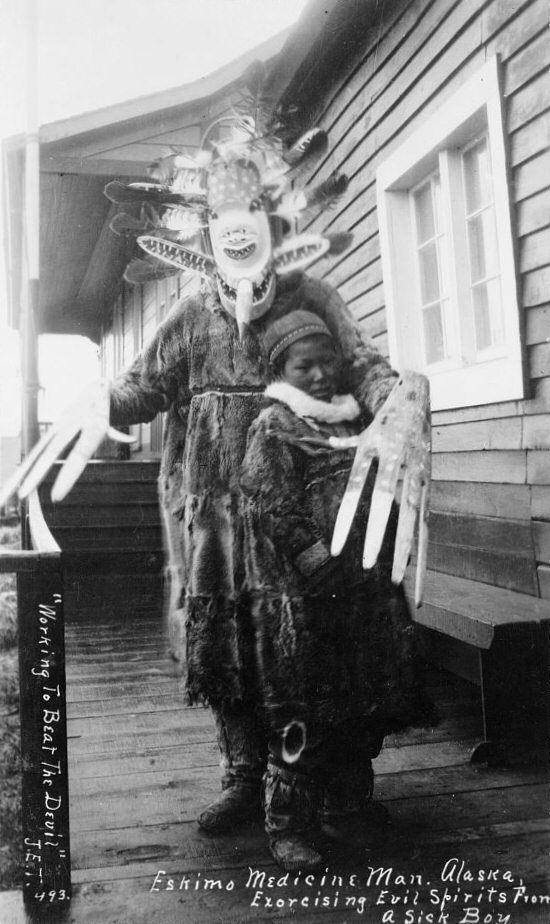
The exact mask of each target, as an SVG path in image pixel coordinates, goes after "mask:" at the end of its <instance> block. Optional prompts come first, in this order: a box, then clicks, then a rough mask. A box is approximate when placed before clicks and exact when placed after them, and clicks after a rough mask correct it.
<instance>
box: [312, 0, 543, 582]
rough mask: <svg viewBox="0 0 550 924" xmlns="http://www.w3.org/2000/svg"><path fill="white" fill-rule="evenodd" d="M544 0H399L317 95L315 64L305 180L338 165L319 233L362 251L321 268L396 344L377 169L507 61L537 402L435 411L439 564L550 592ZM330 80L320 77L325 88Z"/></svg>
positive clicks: (525, 310)
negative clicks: (348, 240)
mask: <svg viewBox="0 0 550 924" xmlns="http://www.w3.org/2000/svg"><path fill="white" fill-rule="evenodd" d="M548 17H549V13H548V4H547V2H546V0H530V2H517V0H516V2H510V0H485V2H480V0H457V2H452V3H450V2H443V0H412V2H396V3H394V4H392V5H391V8H389V5H388V6H387V7H386V8H385V10H384V12H383V13H382V15H381V16H380V15H378V14H377V18H376V21H375V22H373V23H372V26H371V28H370V29H369V30H367V31H366V33H365V36H364V43H363V52H362V54H361V57H360V59H356V60H354V61H350V62H349V63H348V65H347V68H346V69H345V70H342V71H341V72H340V73H339V74H338V76H337V77H336V78H335V79H334V77H333V81H332V86H331V87H330V89H329V90H328V91H325V92H324V93H323V96H322V99H319V94H318V92H317V93H316V89H315V86H316V82H315V79H314V76H313V75H314V66H313V67H312V71H311V72H310V80H309V87H308V86H307V84H306V86H305V89H302V94H303V96H302V102H303V104H304V106H305V107H306V108H308V109H310V110H312V111H313V112H314V113H315V115H316V122H317V124H321V125H322V126H323V127H325V128H326V129H327V130H328V132H329V136H330V141H331V143H330V146H329V153H328V155H327V156H326V158H325V160H324V162H322V163H321V164H317V165H316V166H315V169H314V170H313V171H311V172H310V173H309V174H308V175H306V176H303V177H301V178H300V179H301V180H302V181H304V180H306V181H307V182H315V183H318V182H320V181H321V180H323V179H326V177H327V176H328V175H329V174H330V173H331V172H332V171H333V170H336V169H338V170H341V171H343V172H345V173H346V174H347V175H348V176H349V178H350V186H349V190H348V193H347V195H346V196H345V199H344V202H343V204H342V206H341V207H339V208H338V209H335V210H333V211H332V212H331V213H330V214H327V213H325V214H324V215H322V216H319V217H318V218H316V219H314V220H313V221H311V222H310V223H309V224H308V225H307V227H308V228H309V229H311V230H314V229H315V230H321V229H330V230H347V229H349V230H352V231H353V232H354V244H353V247H352V249H350V251H348V252H347V253H346V254H344V255H343V256H342V257H340V258H339V259H338V260H336V261H331V262H330V263H329V261H321V262H320V263H319V264H317V266H316V267H314V268H313V271H312V272H313V273H315V274H316V275H319V276H321V277H323V278H324V279H326V280H327V281H328V282H330V283H332V284H333V285H336V286H338V288H339V290H340V292H341V294H342V296H343V297H344V298H345V300H346V301H347V303H348V304H349V306H350V307H351V309H352V311H353V313H354V314H355V316H356V318H357V319H358V320H360V321H361V322H362V325H363V327H364V330H365V331H366V333H367V334H369V335H370V336H371V337H373V339H374V341H375V343H377V345H378V346H379V348H380V349H381V350H382V352H384V353H386V354H387V351H388V348H387V333H386V316H385V308H384V287H383V279H382V265H381V258H380V244H379V236H378V221H377V213H376V185H375V174H376V169H377V167H378V165H379V164H380V163H381V162H382V161H383V160H384V159H385V158H386V157H387V156H388V155H389V154H390V153H391V152H392V151H393V150H395V148H396V147H398V146H399V145H401V144H402V143H403V142H404V141H405V140H406V138H407V137H408V135H409V134H411V133H412V132H413V131H415V130H416V129H418V127H419V126H420V125H421V124H422V121H423V119H425V118H426V117H427V116H428V115H430V114H432V113H433V112H434V111H436V110H437V109H438V108H439V106H441V105H442V103H444V102H445V100H446V99H447V98H449V96H450V95H451V94H452V93H453V92H454V91H455V90H456V89H457V88H458V87H460V85H461V84H462V83H463V82H464V81H465V80H466V79H467V78H468V77H470V76H471V75H472V74H474V73H475V72H476V71H477V70H478V69H479V68H480V67H481V66H482V65H483V64H484V63H485V62H486V61H487V60H488V59H489V58H490V57H491V56H492V55H494V54H498V55H499V59H500V63H501V86H502V90H503V95H504V104H505V106H504V108H505V132H506V142H507V147H508V155H509V169H510V196H511V202H512V206H513V212H512V216H513V232H514V236H515V246H516V252H517V265H518V270H519V279H518V290H519V301H520V310H521V312H522V318H521V321H522V329H523V338H524V347H525V362H526V372H527V375H526V378H527V379H528V382H529V390H528V392H527V394H528V395H529V398H528V400H525V401H510V402H505V403H501V404H491V405H482V406H479V407H472V408H468V409H464V410H461V409H458V410H452V411H439V412H437V413H434V415H433V451H434V459H433V461H434V479H435V484H434V491H433V499H432V510H433V515H432V529H431V543H430V558H429V566H430V567H431V568H433V569H435V570H439V571H444V572H446V573H448V574H455V575H458V576H463V577H467V578H471V579H474V580H479V581H484V582H488V583H491V584H496V585H498V586H501V587H507V588H511V589H514V590H519V591H523V592H527V593H530V594H535V595H537V594H539V593H540V594H541V595H544V596H550V566H549V562H550V522H549V520H550V453H549V452H548V450H549V449H550V306H549V304H548V302H549V293H550V151H549V144H550V81H549V79H548V65H549V63H550V39H549V36H548ZM319 85H320V81H317V86H319Z"/></svg>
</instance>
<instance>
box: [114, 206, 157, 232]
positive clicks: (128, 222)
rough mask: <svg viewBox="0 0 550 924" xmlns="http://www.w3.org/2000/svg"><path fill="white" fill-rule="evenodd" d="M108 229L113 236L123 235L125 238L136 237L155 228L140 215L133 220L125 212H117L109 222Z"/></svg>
mask: <svg viewBox="0 0 550 924" xmlns="http://www.w3.org/2000/svg"><path fill="white" fill-rule="evenodd" d="M109 228H110V229H111V231H113V233H114V234H120V235H125V236H126V237H137V235H138V234H143V232H144V231H152V230H154V228H155V225H154V223H153V222H152V221H151V220H150V219H149V218H146V217H144V216H143V215H141V216H140V217H139V218H135V217H134V216H133V215H129V214H128V213H127V212H118V214H117V215H115V216H114V217H113V218H112V219H111V221H110V222H109Z"/></svg>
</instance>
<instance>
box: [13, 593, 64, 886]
mask: <svg viewBox="0 0 550 924" xmlns="http://www.w3.org/2000/svg"><path fill="white" fill-rule="evenodd" d="M61 602H62V599H61V595H60V594H58V593H54V594H53V597H52V605H50V604H46V603H40V604H39V605H38V613H37V633H38V634H37V646H38V652H37V656H36V659H35V661H34V663H33V666H32V667H31V670H30V674H31V678H32V683H33V688H35V689H36V698H37V700H38V702H39V705H38V706H37V710H36V713H37V730H38V734H39V737H40V746H39V748H38V751H39V754H40V757H39V759H37V761H36V767H35V769H34V772H35V773H36V779H37V782H38V778H39V780H40V784H39V786H40V788H39V790H38V792H39V795H38V798H37V803H38V804H37V805H36V808H35V814H34V817H35V819H36V832H37V833H36V834H35V835H34V836H31V837H25V838H24V845H25V887H26V888H27V889H29V888H32V889H35V890H36V894H35V896H34V897H35V898H36V899H37V900H38V901H46V902H47V901H53V900H68V899H69V895H68V892H67V890H64V889H55V890H51V889H49V885H50V882H49V881H48V882H46V880H47V879H48V880H50V879H52V876H51V874H50V871H51V870H55V869H56V868H57V867H58V866H59V864H65V863H66V862H67V851H66V846H65V844H64V841H63V837H64V835H63V833H62V831H60V830H59V826H58V819H59V818H60V817H61V816H62V815H63V814H64V813H65V812H66V809H67V806H66V804H65V802H66V796H65V789H66V778H67V766H66V758H65V753H66V738H65V728H64V723H63V721H62V719H63V716H64V714H63V709H64V696H63V693H62V690H61V686H60V683H59V682H57V679H58V678H57V672H58V652H57V650H56V639H55V636H56V630H57V627H56V623H57V607H58V606H60V605H61ZM29 771H30V768H29ZM36 791H37V790H36V789H34V784H33V795H34V794H35V793H36ZM35 798H36V796H35ZM46 871H48V872H46Z"/></svg>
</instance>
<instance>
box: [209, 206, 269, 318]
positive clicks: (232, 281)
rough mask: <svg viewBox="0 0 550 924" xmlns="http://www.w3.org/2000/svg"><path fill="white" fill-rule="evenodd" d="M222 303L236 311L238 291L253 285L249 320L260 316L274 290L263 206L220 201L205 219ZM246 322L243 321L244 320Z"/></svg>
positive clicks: (266, 221)
mask: <svg viewBox="0 0 550 924" xmlns="http://www.w3.org/2000/svg"><path fill="white" fill-rule="evenodd" d="M208 226H209V230H210V241H211V244H212V253H213V256H214V260H215V262H216V272H217V280H218V290H219V295H220V299H221V302H222V305H223V306H224V308H225V309H226V311H229V312H230V313H231V314H233V315H235V314H236V310H237V308H236V304H237V301H238V299H239V293H240V292H244V291H245V290H249V289H250V285H251V287H252V290H251V291H252V295H251V297H252V301H251V304H250V305H249V316H248V320H254V319H256V318H259V317H261V316H262V315H263V314H264V313H265V312H266V311H267V310H268V309H269V308H270V307H271V303H272V301H273V295H274V292H275V276H274V273H273V270H272V247H271V229H270V226H269V219H268V217H267V215H266V213H265V212H264V211H263V209H258V210H256V211H253V212H251V211H250V209H249V207H248V205H247V204H246V203H235V202H233V203H230V204H228V205H223V206H222V207H221V208H220V210H219V212H218V213H216V215H215V217H212V218H210V220H209V222H208ZM245 323H246V322H245Z"/></svg>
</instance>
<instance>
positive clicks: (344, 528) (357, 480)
mask: <svg viewBox="0 0 550 924" xmlns="http://www.w3.org/2000/svg"><path fill="white" fill-rule="evenodd" d="M367 434H368V431H365V432H364V434H362V437H363V439H361V440H360V442H359V446H358V447H357V452H356V453H355V459H354V460H353V465H352V468H351V472H350V475H349V478H348V483H347V486H346V490H345V492H344V496H343V498H342V502H341V504H340V509H339V510H338V516H337V517H336V523H335V524H334V532H333V534H332V543H331V547H330V554H331V555H333V556H336V555H339V554H340V552H341V551H342V549H343V548H344V545H345V544H346V539H347V538H348V535H349V531H350V529H351V524H352V523H353V518H354V516H355V513H356V511H357V506H358V504H359V500H360V498H361V494H362V493H363V488H364V486H365V482H366V480H367V478H368V474H369V471H370V467H371V465H372V462H373V459H374V449H373V447H372V446H371V443H370V438H369V436H368V435H367ZM331 442H332V444H333V445H334V442H333V441H331Z"/></svg>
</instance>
